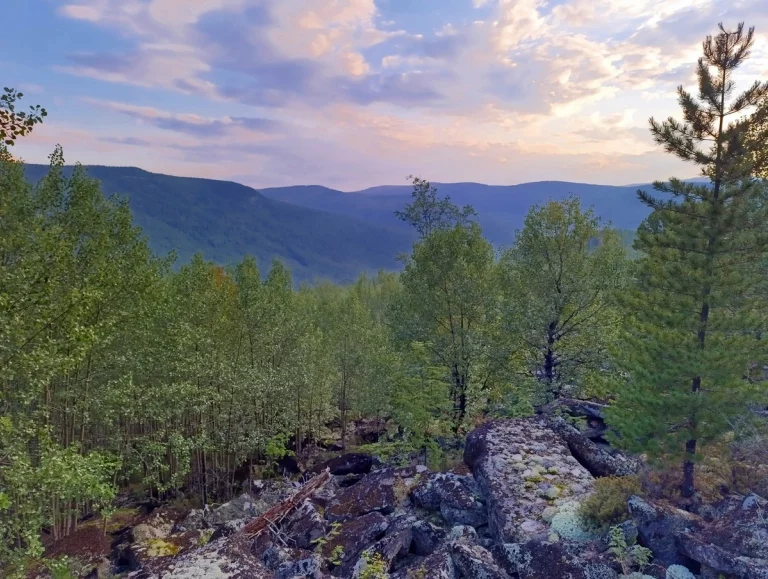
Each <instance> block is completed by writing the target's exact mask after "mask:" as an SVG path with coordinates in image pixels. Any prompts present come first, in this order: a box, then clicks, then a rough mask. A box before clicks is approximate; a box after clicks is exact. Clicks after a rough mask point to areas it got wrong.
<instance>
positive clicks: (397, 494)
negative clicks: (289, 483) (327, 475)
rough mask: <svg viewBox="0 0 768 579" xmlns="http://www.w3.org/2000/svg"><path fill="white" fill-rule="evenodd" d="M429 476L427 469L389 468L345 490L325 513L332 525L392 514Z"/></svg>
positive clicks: (422, 467) (370, 475)
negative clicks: (368, 516) (375, 515)
mask: <svg viewBox="0 0 768 579" xmlns="http://www.w3.org/2000/svg"><path fill="white" fill-rule="evenodd" d="M426 472H427V468H426V467H424V466H415V467H408V468H401V469H394V468H387V469H382V470H378V471H375V472H372V473H371V474H369V475H368V476H366V477H365V478H364V479H363V480H361V481H360V482H359V483H357V484H356V485H354V486H351V487H349V488H346V489H343V490H342V491H341V492H340V493H339V494H338V495H337V496H336V497H335V498H334V499H333V500H332V501H331V502H329V504H328V507H327V509H326V511H325V516H326V518H327V519H328V520H330V521H348V520H349V519H352V518H355V517H359V516H360V515H364V514H366V513H371V512H381V513H384V514H389V513H392V512H393V511H394V510H395V508H396V507H397V506H398V505H401V504H403V502H404V501H406V500H407V499H408V495H409V493H410V492H411V490H412V489H413V488H414V487H415V486H416V485H417V484H418V483H419V479H420V477H423V476H424V475H425V473H426Z"/></svg>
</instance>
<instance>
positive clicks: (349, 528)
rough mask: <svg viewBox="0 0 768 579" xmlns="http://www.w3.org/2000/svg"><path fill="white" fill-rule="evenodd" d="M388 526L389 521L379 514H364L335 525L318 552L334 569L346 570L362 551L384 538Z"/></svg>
mask: <svg viewBox="0 0 768 579" xmlns="http://www.w3.org/2000/svg"><path fill="white" fill-rule="evenodd" d="M389 526H390V524H389V521H387V519H386V518H385V517H384V516H383V515H382V514H381V513H378V512H375V511H374V512H369V513H366V514H365V515H363V516H361V517H358V518H356V519H353V520H351V521H347V522H345V523H342V524H340V525H336V526H335V527H334V528H333V529H332V530H331V531H330V532H329V533H328V535H326V542H325V543H324V544H323V545H322V546H321V548H320V552H321V554H322V555H323V557H325V558H326V559H327V560H328V561H330V562H331V564H333V565H335V566H336V567H344V568H347V567H348V566H349V565H348V564H350V563H351V564H354V562H355V561H357V558H358V556H359V555H360V552H361V551H362V550H363V549H365V548H366V547H368V546H369V545H371V544H372V543H373V542H374V541H377V540H378V539H380V538H381V537H382V536H384V533H385V532H386V531H387V529H388V528H389ZM334 574H335V573H334Z"/></svg>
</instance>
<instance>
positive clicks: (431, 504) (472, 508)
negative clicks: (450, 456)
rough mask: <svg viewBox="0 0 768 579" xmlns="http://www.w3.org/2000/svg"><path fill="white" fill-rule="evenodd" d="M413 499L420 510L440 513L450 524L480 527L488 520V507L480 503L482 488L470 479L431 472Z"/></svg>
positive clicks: (415, 491)
mask: <svg viewBox="0 0 768 579" xmlns="http://www.w3.org/2000/svg"><path fill="white" fill-rule="evenodd" d="M411 498H412V499H413V502H414V504H415V505H416V506H418V507H422V508H424V509H429V510H439V511H440V513H441V514H442V515H443V518H444V519H445V520H446V521H447V522H448V524H450V525H472V526H473V527H479V526H481V525H484V524H485V523H486V522H487V520H488V516H487V512H486V509H485V505H484V504H483V503H482V502H481V501H480V498H481V495H480V489H479V488H478V486H477V483H475V480H474V479H473V478H472V477H469V476H463V475H459V474H456V473H452V472H433V473H429V474H427V475H426V477H425V478H424V479H423V481H422V482H420V483H419V484H418V485H416V487H415V488H414V489H413V491H412V492H411Z"/></svg>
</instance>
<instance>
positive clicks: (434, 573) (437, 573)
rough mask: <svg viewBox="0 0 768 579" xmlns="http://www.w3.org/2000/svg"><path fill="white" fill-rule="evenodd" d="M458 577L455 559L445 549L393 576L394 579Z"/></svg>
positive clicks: (447, 578) (453, 578)
mask: <svg viewBox="0 0 768 579" xmlns="http://www.w3.org/2000/svg"><path fill="white" fill-rule="evenodd" d="M458 577H459V575H458V571H457V570H456V566H455V565H454V564H453V559H451V556H450V555H449V554H448V552H447V551H446V550H445V549H441V550H440V551H437V552H435V553H433V554H432V555H430V556H429V557H427V558H426V559H424V560H422V561H417V562H415V563H413V564H411V565H410V566H408V567H407V568H406V569H403V570H402V571H398V572H397V573H395V574H394V575H392V579H458Z"/></svg>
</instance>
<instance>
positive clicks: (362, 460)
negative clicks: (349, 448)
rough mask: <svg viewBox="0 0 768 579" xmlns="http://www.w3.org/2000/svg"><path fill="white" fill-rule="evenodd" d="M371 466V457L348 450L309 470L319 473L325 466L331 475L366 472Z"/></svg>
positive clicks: (369, 470)
mask: <svg viewBox="0 0 768 579" xmlns="http://www.w3.org/2000/svg"><path fill="white" fill-rule="evenodd" d="M372 467H373V457H372V456H371V455H370V454H365V453H361V452H348V453H347V454H342V455H341V456H337V457H335V458H332V459H330V460H326V461H325V462H322V463H320V464H318V465H315V466H313V467H312V468H311V469H310V472H313V473H320V472H323V471H324V470H325V469H326V468H327V469H328V470H330V472H331V474H332V475H336V476H343V475H345V474H368V473H369V472H371V468H372Z"/></svg>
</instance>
